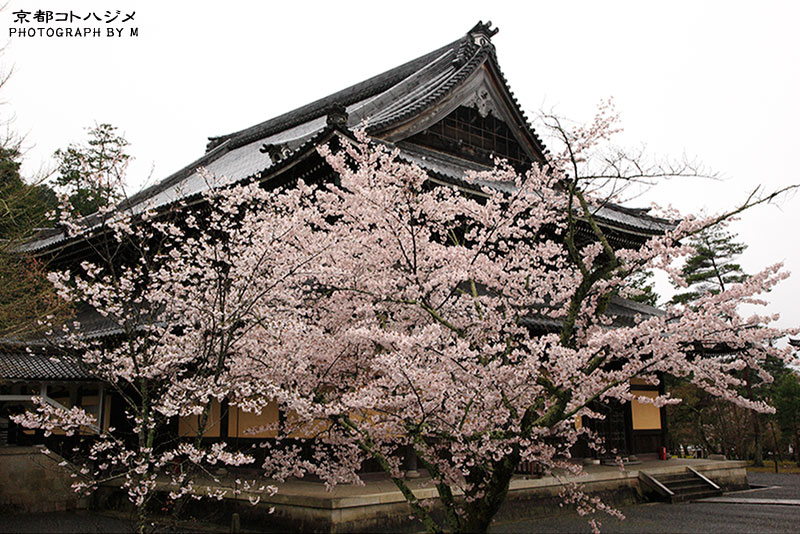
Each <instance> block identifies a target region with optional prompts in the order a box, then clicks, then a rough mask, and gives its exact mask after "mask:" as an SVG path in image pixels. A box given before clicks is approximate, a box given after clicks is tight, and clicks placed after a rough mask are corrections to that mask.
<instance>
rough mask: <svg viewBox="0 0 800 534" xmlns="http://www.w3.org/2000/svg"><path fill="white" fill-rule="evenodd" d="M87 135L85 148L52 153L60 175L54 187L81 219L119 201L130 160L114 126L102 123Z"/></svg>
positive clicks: (123, 142)
mask: <svg viewBox="0 0 800 534" xmlns="http://www.w3.org/2000/svg"><path fill="white" fill-rule="evenodd" d="M87 131H88V134H89V139H88V141H87V142H86V144H71V145H69V146H68V147H67V148H66V149H64V150H60V149H59V150H57V151H56V153H55V157H56V159H57V160H58V173H59V175H58V176H57V177H56V180H55V183H56V185H57V186H59V187H60V188H61V189H62V190H63V191H64V192H65V193H66V194H67V195H68V199H69V204H70V206H71V207H72V210H73V212H74V213H75V214H77V215H81V216H86V215H91V214H92V213H94V212H96V211H97V210H98V209H100V208H102V207H105V206H108V205H113V204H116V203H117V202H118V201H119V200H121V199H122V191H121V187H120V184H121V181H122V177H123V175H124V173H125V167H126V166H127V163H128V160H129V159H130V156H129V155H128V154H127V153H126V151H125V149H126V147H127V146H128V144H129V143H128V141H127V140H126V139H125V138H124V137H122V136H121V135H118V134H117V128H116V126H112V125H110V124H105V123H104V124H99V125H95V127H94V128H88V129H87ZM90 177H93V178H90Z"/></svg>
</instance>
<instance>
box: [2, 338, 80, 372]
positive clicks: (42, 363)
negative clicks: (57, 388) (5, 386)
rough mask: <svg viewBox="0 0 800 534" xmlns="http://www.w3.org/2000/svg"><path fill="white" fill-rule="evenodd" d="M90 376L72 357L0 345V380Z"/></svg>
mask: <svg viewBox="0 0 800 534" xmlns="http://www.w3.org/2000/svg"><path fill="white" fill-rule="evenodd" d="M91 378H92V376H91V375H90V374H89V373H88V372H87V371H86V370H85V369H84V368H83V367H82V366H81V365H80V364H79V363H78V362H77V361H76V360H74V359H72V358H70V357H67V356H59V357H57V358H56V357H54V356H50V355H48V354H45V353H41V352H38V353H31V354H29V353H28V352H27V351H26V350H25V349H24V348H22V347H13V346H0V380H88V379H91Z"/></svg>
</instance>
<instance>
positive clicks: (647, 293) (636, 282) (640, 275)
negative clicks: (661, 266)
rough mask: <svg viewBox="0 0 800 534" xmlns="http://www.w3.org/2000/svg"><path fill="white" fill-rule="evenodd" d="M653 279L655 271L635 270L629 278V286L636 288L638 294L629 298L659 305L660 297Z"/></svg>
mask: <svg viewBox="0 0 800 534" xmlns="http://www.w3.org/2000/svg"><path fill="white" fill-rule="evenodd" d="M652 279H653V271H637V272H635V273H634V274H633V275H632V276H631V277H630V279H629V280H628V287H630V288H632V289H634V290H636V294H635V295H631V296H629V297H628V298H629V299H631V300H633V301H635V302H641V303H642V304H649V305H650V306H657V305H658V299H659V298H660V297H659V295H658V293H656V284H655V282H653V280H652Z"/></svg>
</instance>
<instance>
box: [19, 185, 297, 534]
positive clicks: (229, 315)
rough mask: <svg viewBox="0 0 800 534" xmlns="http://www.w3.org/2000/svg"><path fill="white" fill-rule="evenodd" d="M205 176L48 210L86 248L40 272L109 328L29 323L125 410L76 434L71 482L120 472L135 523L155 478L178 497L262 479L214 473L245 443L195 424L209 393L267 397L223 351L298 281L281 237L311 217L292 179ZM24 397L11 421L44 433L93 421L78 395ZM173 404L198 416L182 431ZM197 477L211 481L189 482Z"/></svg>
mask: <svg viewBox="0 0 800 534" xmlns="http://www.w3.org/2000/svg"><path fill="white" fill-rule="evenodd" d="M105 177H106V176H103V178H104V179H105ZM205 178H206V179H207V180H209V182H212V181H213V182H215V183H209V184H208V185H209V188H208V192H207V193H206V194H205V195H204V198H203V202H202V203H200V207H198V208H196V209H193V208H191V207H189V206H187V205H185V204H181V203H178V204H175V205H173V206H171V207H170V208H168V209H162V210H152V209H147V208H146V207H145V208H142V207H141V206H139V207H134V208H128V209H122V208H116V209H115V208H113V207H106V208H102V207H101V209H100V212H99V213H98V214H96V215H94V216H92V217H90V218H83V219H80V220H74V219H72V218H70V214H71V213H72V210H69V209H62V210H61V217H62V220H61V224H62V226H63V227H64V228H66V230H67V231H68V234H69V236H70V238H71V239H72V240H73V241H74V242H77V243H79V244H80V246H82V247H83V255H84V257H85V258H86V260H85V261H82V262H81V263H80V265H76V266H74V268H72V269H69V270H64V271H54V272H52V273H50V276H49V278H50V280H51V281H52V283H53V284H54V286H55V288H56V289H57V291H58V294H59V295H60V296H61V298H63V299H64V300H66V301H69V302H73V303H75V305H76V307H78V308H85V307H87V306H88V307H89V309H90V310H93V312H94V313H95V314H99V315H100V316H102V317H103V318H104V319H105V320H110V321H111V322H112V324H114V325H116V327H117V333H116V334H115V335H114V336H113V338H112V339H108V338H107V337H95V336H91V335H90V334H91V332H90V331H88V330H87V328H86V325H82V324H80V322H79V321H75V322H74V323H71V324H67V325H56V324H52V321H43V322H42V323H43V325H42V326H43V327H45V328H47V329H48V331H46V332H45V334H46V338H47V340H48V342H49V344H50V349H51V350H55V354H56V355H57V356H58V357H64V358H70V359H73V360H77V361H78V362H79V364H80V365H81V366H82V367H84V368H85V369H87V370H89V372H90V373H91V374H92V375H93V376H94V378H96V379H98V380H100V381H102V382H103V383H104V384H105V385H106V387H108V388H111V389H112V391H114V392H115V394H116V395H115V399H116V401H119V402H122V404H123V406H124V411H125V414H126V416H127V419H128V421H129V423H130V424H129V425H128V426H127V427H126V428H118V429H117V428H107V429H100V432H99V435H97V436H94V437H93V438H92V439H89V440H88V441H89V444H88V445H87V446H86V447H85V450H82V452H84V453H85V454H84V456H83V457H82V458H81V461H80V462H79V463H78V465H77V466H75V469H76V473H75V475H76V477H77V478H76V483H75V484H74V488H75V489H76V490H77V491H80V492H87V493H88V492H91V491H93V490H95V489H96V488H97V487H98V486H99V485H100V484H103V483H108V482H111V481H113V480H115V479H121V480H122V487H123V488H124V489H125V490H127V493H128V495H129V498H130V500H131V502H132V503H133V504H134V505H135V506H136V508H137V510H138V528H139V530H140V531H143V530H145V529H146V528H148V526H149V525H150V523H151V513H150V508H152V506H151V500H152V499H153V497H154V496H155V495H156V494H157V493H158V492H162V493H167V492H168V495H169V499H170V500H172V501H175V502H178V503H180V502H181V500H182V499H184V500H185V498H186V497H195V498H199V497H204V496H211V497H216V498H219V499H221V498H223V497H224V496H226V495H228V496H231V495H234V494H235V493H237V491H241V489H249V488H251V487H252V488H254V489H258V490H259V491H266V492H267V493H269V492H270V491H274V486H270V487H266V486H265V485H264V484H255V483H254V482H250V483H243V484H241V485H239V484H237V487H236V488H225V487H224V484H222V485H220V480H219V479H218V478H217V477H216V476H214V474H213V473H212V472H211V469H213V468H214V466H217V465H243V464H248V463H252V462H253V456H252V455H250V454H245V453H243V452H240V451H229V450H228V449H227V447H226V444H225V443H224V442H219V440H216V442H213V443H209V442H208V440H207V439H206V434H207V433H208V431H209V429H210V427H211V426H212V423H213V422H212V421H211V417H210V416H211V410H212V403H214V402H215V401H216V402H220V401H222V400H223V399H228V400H229V401H230V402H231V404H232V405H236V403H237V402H240V403H242V404H246V405H247V406H248V408H249V409H255V410H258V409H260V408H261V407H262V405H260V404H258V400H259V399H270V398H279V397H280V392H279V391H277V390H276V389H275V388H274V387H272V386H270V385H265V386H263V387H261V386H259V385H258V384H256V383H253V382H252V381H250V382H247V383H244V382H242V381H241V380H240V381H239V382H236V378H237V375H236V373H235V372H233V370H234V369H233V365H232V363H231V355H232V353H234V351H235V350H236V348H237V346H238V345H239V344H241V342H242V339H243V338H244V337H245V335H246V334H247V333H248V331H249V330H250V329H252V328H255V327H260V326H266V325H263V323H262V322H261V321H262V319H264V317H262V316H261V315H258V313H260V312H261V311H262V309H263V307H268V308H270V309H272V310H274V311H275V312H276V313H279V312H280V311H281V310H282V309H284V308H285V307H287V306H292V305H293V302H292V298H293V297H292V295H293V294H297V293H298V292H301V291H302V288H300V287H299V286H294V287H287V286H286V285H285V282H286V281H288V280H291V279H292V278H291V276H290V275H291V274H292V273H293V272H294V271H298V270H299V269H301V268H302V266H303V263H304V262H305V261H307V260H308V259H307V258H302V257H301V256H299V255H298V256H297V257H296V258H295V261H292V260H289V255H290V253H291V243H292V242H293V241H306V240H308V238H309V236H308V234H309V233H310V231H311V230H310V228H309V227H308V226H307V224H306V223H307V222H308V221H309V220H310V218H308V217H301V216H300V215H299V214H300V213H301V210H300V209H299V207H298V206H297V200H298V199H299V198H300V195H301V194H302V192H303V190H302V189H296V190H293V191H290V192H286V193H285V194H282V195H275V196H273V195H271V194H270V193H268V192H267V191H265V190H264V189H262V188H261V187H260V186H259V185H258V184H257V183H251V184H247V185H238V186H235V187H232V188H219V187H215V185H216V181H217V180H216V178H214V177H211V176H208V175H205ZM98 190H99V191H104V189H100V188H98ZM100 205H101V206H103V205H105V204H103V203H102V202H101V203H100ZM199 220H202V228H201V224H200V222H199ZM275 247H278V248H275ZM311 249H313V247H306V248H305V249H304V250H303V252H307V251H308V250H311ZM255 280H257V281H258V283H254V281H255ZM267 319H270V320H272V315H271V316H270V317H268V318H267ZM239 378H241V377H239ZM254 399H256V400H255V401H254ZM116 401H115V402H116ZM265 402H266V401H265ZM248 403H249V404H248ZM34 404H35V406H36V410H35V411H34V412H28V413H27V414H24V415H22V416H18V417H16V418H15V421H16V422H17V423H19V424H21V425H23V426H25V427H28V428H38V429H43V430H44V431H45V433H46V435H49V434H50V433H51V432H53V431H54V430H59V431H63V432H65V433H66V434H67V435H68V436H71V435H74V434H80V433H84V434H85V433H86V431H87V429H89V428H97V426H98V425H99V422H98V421H96V420H95V418H94V416H93V415H91V414H89V413H87V412H86V411H85V410H83V409H82V408H80V407H77V406H75V407H71V408H70V409H64V408H62V407H55V406H53V405H51V404H48V403H47V402H44V401H43V400H42V399H39V398H34ZM178 417H190V418H194V417H196V418H197V419H196V421H197V424H196V428H195V429H193V430H194V436H193V437H191V438H183V439H180V438H179V436H177V435H176V434H175V428H176V426H177V425H175V424H174V423H175V419H176V418H178ZM65 465H70V464H67V463H65ZM200 479H204V480H205V481H206V482H208V481H209V480H211V481H213V482H214V483H217V485H218V486H219V487H220V489H219V490H215V491H213V492H209V491H208V490H207V491H204V492H201V491H199V490H196V489H195V485H196V484H197V481H198V480H200ZM212 485H213V484H212Z"/></svg>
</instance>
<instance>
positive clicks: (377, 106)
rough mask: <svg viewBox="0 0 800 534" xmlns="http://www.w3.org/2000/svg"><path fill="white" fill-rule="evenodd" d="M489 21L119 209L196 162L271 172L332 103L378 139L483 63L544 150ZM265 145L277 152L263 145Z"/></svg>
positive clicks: (257, 130)
mask: <svg viewBox="0 0 800 534" xmlns="http://www.w3.org/2000/svg"><path fill="white" fill-rule="evenodd" d="M490 25H491V23H488V24H483V23H482V22H479V23H478V24H477V25H476V26H475V27H473V28H472V29H471V30H470V31H469V32H468V33H467V34H466V35H464V36H463V37H461V38H460V39H457V40H455V41H453V42H451V43H449V44H447V45H445V46H443V47H441V48H438V49H436V50H434V51H432V52H430V53H428V54H425V55H423V56H420V57H418V58H417V59H414V60H412V61H409V62H408V63H404V64H403V65H400V66H399V67H395V68H393V69H391V70H389V71H386V72H384V73H382V74H379V75H377V76H374V77H372V78H369V79H368V80H365V81H363V82H360V83H357V84H355V85H352V86H350V87H348V88H346V89H342V90H341V91H337V92H335V93H333V94H331V95H328V96H326V97H324V98H321V99H319V100H317V101H315V102H312V103H310V104H307V105H305V106H302V107H300V108H297V109H295V110H292V111H290V112H288V113H285V114H283V115H280V116H278V117H275V118H273V119H270V120H267V121H264V122H261V123H259V124H256V125H255V126H252V127H250V128H246V129H244V130H240V131H238V132H233V133H230V134H226V135H222V136H219V137H213V138H211V139H210V142H209V144H208V147H207V152H206V153H205V154H204V155H203V156H202V157H201V158H199V159H198V160H196V161H194V162H192V163H191V164H189V165H187V166H186V167H185V168H183V169H181V170H180V171H178V172H176V173H174V174H172V175H171V176H168V177H167V178H165V179H164V180H162V181H161V182H159V183H157V184H155V185H153V186H151V187H149V188H147V189H144V190H142V191H140V192H139V193H137V194H135V195H133V196H132V197H130V198H129V199H127V200H126V201H124V202H123V204H122V205H121V207H123V208H125V209H130V210H132V211H134V212H136V211H142V210H144V209H146V208H158V207H160V206H165V205H168V204H170V203H173V202H175V201H176V200H179V199H186V198H190V197H193V196H194V195H198V194H200V193H201V192H202V191H204V190H207V189H208V188H209V187H211V186H212V185H211V184H209V183H207V181H206V179H205V177H204V176H202V175H200V174H199V173H198V172H197V169H198V167H201V166H202V167H205V168H206V169H207V170H208V172H210V173H211V174H212V175H214V176H216V177H218V178H219V182H218V184H219V185H222V184H228V183H232V182H237V181H240V180H244V179H246V178H249V177H252V176H256V175H258V174H259V173H272V171H275V170H277V169H279V168H281V166H282V164H284V163H285V162H286V161H287V160H290V159H291V158H292V156H293V155H296V154H297V153H298V152H300V151H302V150H303V149H304V147H307V145H308V143H309V142H310V141H311V140H313V139H319V136H320V135H321V133H323V132H325V131H326V129H327V128H328V126H327V124H326V115H327V113H328V112H329V110H330V109H331V108H332V107H334V106H335V105H340V106H343V107H345V109H346V112H347V115H348V119H347V124H346V126H347V127H349V128H355V127H357V126H359V125H362V126H364V127H366V129H367V131H368V132H369V133H371V134H373V135H375V136H377V137H380V135H381V132H387V131H389V130H390V129H391V128H396V127H398V126H400V125H403V124H405V123H406V122H408V121H410V120H413V119H414V118H415V117H417V116H419V115H420V114H422V113H424V112H425V111H426V110H428V109H430V108H431V107H433V106H436V105H437V103H438V102H441V101H442V100H443V99H444V98H445V97H446V96H447V95H450V94H451V93H452V91H453V90H454V88H456V87H458V86H459V85H460V84H461V83H462V82H464V81H465V80H466V79H468V78H469V77H470V76H471V75H473V74H474V73H476V71H477V70H478V69H480V68H481V67H482V66H485V67H486V69H488V70H489V71H490V72H491V73H493V75H494V76H495V77H496V78H497V79H499V82H500V83H499V85H500V87H499V88H498V90H500V91H501V93H505V95H506V98H508V99H510V100H511V102H512V107H513V108H514V109H512V110H511V111H512V114H514V115H515V116H516V118H515V119H514V120H515V121H517V122H518V123H519V124H518V126H519V129H520V132H522V134H523V135H524V136H525V137H527V138H528V139H529V140H530V142H531V143H533V146H535V147H536V149H537V150H539V151H540V152H542V153H544V152H545V151H546V149H545V148H544V145H543V144H542V142H541V140H540V139H539V138H538V137H537V136H536V133H535V132H534V131H533V129H532V128H531V126H530V124H529V123H528V120H527V118H526V117H525V114H524V112H523V111H522V109H521V108H520V106H519V105H518V103H517V101H516V98H515V97H514V95H513V93H512V92H511V90H510V88H509V87H508V84H507V82H506V80H505V77H504V76H503V73H502V71H501V70H500V68H499V65H498V63H497V59H496V57H495V49H494V46H493V45H492V43H491V40H490V38H491V36H492V35H494V33H495V32H496V30H494V29H492V28H491V26H490ZM264 145H270V146H272V147H273V148H276V150H274V151H269V150H267V151H262V150H261V149H262V147H263V146H264ZM278 147H280V149H279V150H277V148H278ZM279 152H280V153H284V154H287V153H288V156H285V157H283V158H282V159H281V158H280V157H276V154H277V153H279ZM462 173H463V172H462ZM612 211H614V210H612ZM615 213H616V212H615ZM598 215H601V214H598ZM614 219H624V221H617V222H619V223H620V224H621V227H622V228H639V229H641V228H644V229H648V228H649V226H650V222H649V221H647V220H646V219H647V218H646V217H637V216H636V215H632V214H627V213H622V214H621V215H620V217H614ZM85 223H86V228H87V229H89V230H91V228H92V227H93V224H96V222H93V221H92V218H91V217H90V218H87V220H86V221H85ZM626 225H627V226H626ZM66 240H67V237H66V236H65V235H64V233H63V232H61V231H52V230H50V231H46V232H43V233H40V234H39V235H38V236H37V237H36V238H34V239H33V240H31V241H30V242H28V243H26V244H24V245H23V246H22V247H20V248H21V250H26V251H31V252H33V251H40V250H46V249H48V248H50V247H54V246H56V245H59V244H61V243H63V242H65V241H66Z"/></svg>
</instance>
